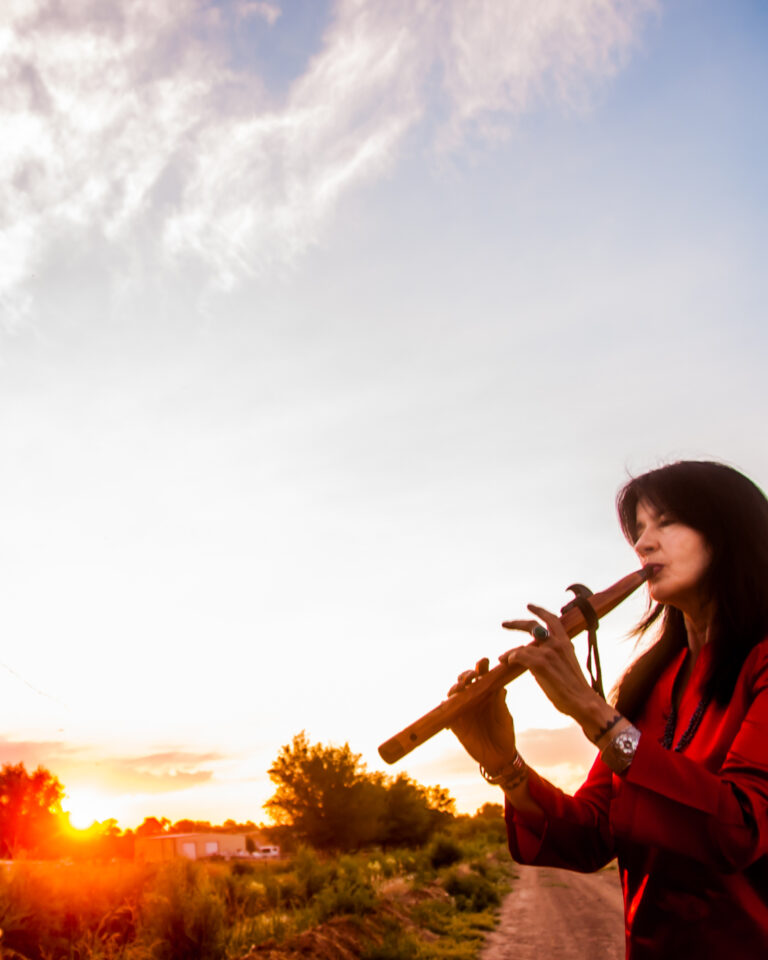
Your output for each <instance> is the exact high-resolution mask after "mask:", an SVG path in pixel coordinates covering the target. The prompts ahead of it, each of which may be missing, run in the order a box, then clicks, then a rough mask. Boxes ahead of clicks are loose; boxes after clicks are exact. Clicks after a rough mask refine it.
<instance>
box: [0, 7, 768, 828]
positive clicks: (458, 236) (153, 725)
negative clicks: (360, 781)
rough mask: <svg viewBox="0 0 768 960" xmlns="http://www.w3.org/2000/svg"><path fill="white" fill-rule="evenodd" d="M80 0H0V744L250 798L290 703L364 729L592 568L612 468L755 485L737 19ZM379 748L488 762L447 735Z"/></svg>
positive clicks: (158, 807) (101, 779) (760, 189)
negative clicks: (678, 471) (698, 470)
mask: <svg viewBox="0 0 768 960" xmlns="http://www.w3.org/2000/svg"><path fill="white" fill-rule="evenodd" d="M95 10H97V8H96V7H95V6H94V5H91V4H88V3H76V4H72V5H68V6H67V14H66V19H62V17H63V14H62V13H61V11H60V9H59V8H55V7H52V6H51V7H47V6H46V5H45V4H43V3H30V4H28V5H21V4H19V5H11V7H10V10H9V12H6V13H4V14H3V15H2V16H3V19H4V21H5V23H4V30H3V33H2V36H3V38H4V39H3V44H4V45H3V47H2V50H3V52H2V54H0V55H1V56H2V61H0V65H1V66H2V69H3V71H4V77H5V81H4V84H3V86H2V90H3V93H2V95H0V105H1V109H2V110H3V113H4V118H5V119H4V127H5V129H6V130H7V131H9V132H10V134H12V136H9V138H8V139H7V140H6V146H5V147H4V149H3V151H2V154H0V164H2V168H1V169H2V172H3V177H2V182H3V184H4V186H3V187H2V190H0V231H1V232H0V249H2V251H3V257H2V261H3V268H2V270H0V296H1V298H2V299H1V300H0V303H1V304H2V310H3V314H2V319H0V452H1V454H2V464H3V469H2V476H0V493H1V494H2V496H0V504H2V506H0V530H2V531H3V537H2V541H0V543H1V544H2V547H1V549H0V569H1V570H2V582H3V584H4V589H3V591H2V603H1V604H0V634H1V635H2V637H3V638H4V645H3V655H2V658H1V659H2V662H3V664H4V665H5V669H3V670H2V671H0V692H1V693H2V700H3V703H4V708H3V710H4V712H3V714H2V723H0V737H2V738H3V741H2V742H3V744H4V748H5V750H4V757H3V758H4V759H8V760H16V759H25V760H26V761H27V762H29V763H37V762H42V763H44V764H45V765H47V766H49V767H50V768H51V769H53V770H54V771H55V772H58V773H59V775H60V776H61V778H62V780H63V781H64V782H65V784H67V786H69V787H70V788H71V790H72V792H73V796H75V795H76V794H77V792H78V791H79V797H80V802H81V803H83V804H85V799H84V798H86V797H87V796H90V797H91V800H92V802H93V807H94V809H95V810H97V813H98V815H99V816H110V815H115V816H118V817H120V819H121V820H122V822H124V823H126V824H129V823H131V822H134V821H135V820H137V819H141V817H142V816H144V815H147V814H157V815H167V816H170V817H172V818H175V817H180V816H201V817H203V816H205V817H210V818H212V819H216V818H220V819H224V818H225V817H228V816H233V817H239V818H246V817H250V818H251V819H255V820H258V819H260V818H261V817H262V811H261V803H263V801H264V799H266V797H267V796H268V795H269V792H270V785H269V782H268V781H267V779H266V777H265V773H264V771H265V770H266V768H267V767H268V766H269V763H270V762H271V760H272V759H273V758H274V756H275V755H276V753H277V751H278V749H279V747H280V745H281V744H283V743H286V742H287V741H288V740H290V738H291V737H292V736H293V735H294V734H295V733H297V732H298V731H299V730H301V729H303V728H305V729H306V730H307V732H308V733H309V735H310V737H311V738H313V739H315V740H321V741H323V742H336V743H341V742H344V741H349V743H350V744H351V746H352V747H353V749H354V750H356V751H359V752H361V753H362V754H363V755H364V758H365V760H366V761H367V762H368V763H369V764H370V765H371V766H377V765H379V761H378V757H377V754H376V746H377V745H378V743H379V742H381V741H383V740H385V739H387V738H388V737H389V736H390V735H391V734H392V733H394V732H395V731H396V730H397V729H399V728H400V727H402V726H404V725H405V724H406V723H408V722H410V721H411V720H413V719H415V718H416V717H417V716H419V715H420V714H421V713H423V712H425V711H426V710H427V709H429V708H430V707H431V706H433V705H434V704H435V703H436V702H437V701H438V700H439V699H441V698H442V696H443V695H444V692H445V690H446V689H447V687H448V686H449V685H450V682H451V680H452V678H453V677H454V676H455V674H456V673H458V672H459V670H461V669H463V668H465V667H466V666H468V665H471V664H472V663H474V662H475V660H476V659H478V657H480V656H481V655H484V654H487V655H489V656H493V655H495V654H496V653H500V652H502V651H503V650H504V649H505V648H506V646H508V645H509V643H510V638H509V637H508V636H504V635H503V634H502V633H501V631H500V630H499V629H498V623H499V622H500V621H501V620H503V619H506V618H509V617H511V616H514V615H516V614H517V613H518V612H519V611H521V610H522V609H524V606H525V603H527V602H529V601H536V602H544V603H547V604H550V605H551V606H557V605H559V604H561V603H563V602H564V600H565V597H564V588H565V586H566V585H567V584H568V583H571V582H573V581H574V580H582V581H584V582H586V583H589V584H590V585H591V586H593V588H595V589H600V588H602V587H605V586H607V585H608V584H609V583H612V582H613V581H615V580H617V579H618V578H619V577H620V576H622V575H623V574H624V573H626V572H628V570H630V569H632V568H633V566H634V560H633V557H632V554H631V551H630V550H629V549H628V547H627V546H626V544H624V543H623V541H622V540H621V537H620V534H619V532H618V528H617V525H616V523H615V519H614V514H613V499H614V496H615V492H616V490H617V488H618V487H619V486H620V484H621V483H622V481H623V480H624V478H625V477H626V476H627V473H628V472H638V471H641V470H644V469H646V468H648V467H652V466H655V465H656V464H658V463H660V462H664V461H666V460H669V459H674V458H678V457H686V456H691V457H711V458H716V459H723V460H726V461H728V462H731V463H734V464H735V465H737V466H739V467H741V468H742V469H743V470H744V471H745V472H746V473H747V474H749V475H750V476H752V477H753V478H754V479H755V480H756V481H757V482H758V483H763V484H764V483H765V482H766V478H767V477H768V456H767V455H766V453H765V450H764V447H763V445H762V444H761V442H760V439H759V438H760V437H761V436H762V426H763V420H764V410H765V394H766V390H765V377H764V374H763V365H764V361H765V356H766V335H765V332H764V322H763V315H764V307H763V304H764V302H765V292H766V291H765V273H764V269H763V263H764V261H765V253H766V250H765V247H766V244H765V196H766V189H765V187H766V178H765V174H764V169H763V168H764V156H765V146H766V119H765V111H764V107H763V103H762V100H763V91H764V90H765V89H766V79H768V78H766V71H767V70H768V67H766V58H765V47H766V39H767V34H766V27H767V24H766V18H767V16H768V15H766V13H765V10H764V7H763V6H762V5H760V4H758V3H747V2H741V0H738V2H735V3H732V4H729V5H727V6H726V5H724V4H719V3H714V2H712V3H710V2H703V3H692V2H691V3H688V2H676V3H671V2H670V3H651V2H624V0H611V2H607V3H602V2H601V3H598V2H597V0H571V2H567V3H566V2H561V3H557V2H553V3H551V4H548V5H546V6H542V5H541V4H538V3H534V2H527V0H516V2H513V0H510V2H508V3H504V2H501V0H495V2H490V0H488V2H484V3H469V2H467V0H450V2H446V3H444V4H436V3H430V2H426V0H424V2H414V3H397V2H389V3H384V2H362V0H360V2H352V0H345V2H339V3H330V2H329V3H322V4H321V3H316V4H315V3H293V4H289V3H284V4H281V3H278V2H272V3H259V2H247V0H243V2H237V3H235V2H233V3H228V4H227V3H219V4H210V3H205V2H202V0H188V2H186V3H184V4H178V5H174V7H173V8H166V7H158V6H154V7H152V8H149V7H146V6H145V5H143V4H142V3H140V2H138V0H134V2H128V0H126V2H124V3H111V4H108V5H100V6H99V7H98V16H96V14H94V11H95ZM25 18H27V19H25ZM641 609H642V598H636V600H633V601H631V602H628V604H627V605H626V607H625V608H622V610H621V611H618V612H617V613H615V614H614V615H613V619H612V620H611V621H607V622H606V624H605V625H604V627H603V631H602V632H603V634H604V636H603V637H602V642H603V646H604V647H605V653H604V658H605V660H606V664H607V671H606V672H608V673H609V676H616V675H617V674H618V673H619V672H620V670H621V668H622V665H623V664H624V663H625V662H626V660H627V658H628V657H629V656H630V655H631V646H629V645H628V644H627V643H626V642H620V641H619V638H620V637H621V635H622V634H623V633H624V632H626V630H627V629H628V627H629V626H630V624H631V622H632V620H633V618H635V617H637V616H638V615H639V613H640V611H641ZM513 690H514V712H515V716H516V722H517V725H518V728H519V729H520V730H521V731H522V733H521V737H522V738H523V741H524V745H527V747H528V750H529V755H530V756H531V758H532V759H533V760H534V761H536V760H537V759H540V763H541V765H542V769H543V770H544V772H545V773H548V774H549V775H551V776H552V777H553V778H554V779H557V780H558V782H562V783H564V784H566V785H569V784H570V785H572V784H573V783H574V782H575V781H576V780H577V778H578V776H579V775H580V773H581V771H582V770H583V766H584V764H585V763H587V762H588V760H589V745H586V748H584V747H578V748H577V747H576V746H575V743H576V742H577V741H574V739H573V731H572V730H567V729H566V730H565V732H563V729H562V728H563V727H564V725H565V719H564V718H562V717H560V716H559V715H558V714H556V713H555V711H554V710H553V709H551V708H549V707H548V706H546V704H544V702H543V695H541V694H540V693H539V692H538V691H537V690H536V689H534V688H533V685H532V684H530V683H529V682H528V681H526V680H521V681H518V682H517V683H516V685H515V687H514V688H513ZM510 700H512V694H511V695H510ZM526 731H528V732H526ZM530 731H538V732H536V733H532V732H530ZM542 731H544V732H542ZM547 731H549V732H547ZM526 738H528V739H527V740H526ZM558 751H559V752H558ZM402 766H403V767H404V768H405V769H407V770H408V771H409V772H411V773H412V774H413V775H414V776H416V777H418V778H419V779H421V780H422V781H423V782H427V783H438V782H439V783H441V784H443V785H444V786H448V787H449V788H450V789H451V790H452V792H453V793H454V795H455V796H457V797H458V799H459V802H460V806H461V807H462V808H463V809H468V810H473V809H474V808H475V807H476V806H478V805H479V804H480V803H482V802H483V801H484V800H486V799H492V798H493V791H492V790H491V788H489V787H487V786H486V785H485V784H483V783H482V782H480V783H478V782H477V779H478V778H477V776H476V774H475V772H474V771H473V770H472V767H471V764H469V763H468V762H467V761H466V760H464V759H463V757H462V755H461V753H460V751H459V750H458V748H457V747H456V746H455V745H454V743H453V742H452V741H451V739H450V737H449V735H447V734H444V735H441V736H440V737H438V738H436V739H435V741H433V742H432V743H431V744H430V745H428V746H425V747H424V748H422V750H421V751H418V752H417V753H416V754H414V755H413V757H412V758H409V761H408V762H407V763H406V764H403V765H402Z"/></svg>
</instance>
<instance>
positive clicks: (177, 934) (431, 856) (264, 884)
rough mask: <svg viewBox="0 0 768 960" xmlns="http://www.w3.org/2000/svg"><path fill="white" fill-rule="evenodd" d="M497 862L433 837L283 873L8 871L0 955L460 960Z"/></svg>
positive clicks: (0, 883)
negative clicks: (302, 950) (298, 949)
mask: <svg viewBox="0 0 768 960" xmlns="http://www.w3.org/2000/svg"><path fill="white" fill-rule="evenodd" d="M507 860H508V858H507V855H506V852H505V851H503V850H500V849H499V848H498V846H497V844H496V840H495V838H493V837H492V838H489V839H488V840H487V841H482V840H477V839H476V838H471V840H455V839H452V838H450V837H439V838H436V839H435V840H434V841H433V842H432V843H431V844H430V845H429V846H428V847H426V848H424V849H418V850H400V851H380V850H373V851H367V852H361V853H357V854H354V855H345V856H340V857H336V858H331V859H327V858H322V857H320V856H319V855H318V854H316V853H315V852H314V851H313V850H311V849H309V848H304V849H301V850H299V851H298V852H297V853H296V855H295V856H294V857H293V858H292V860H291V861H289V862H286V863H269V862H261V863H245V862H244V863H240V862H236V863H234V864H227V863H223V862H222V863H220V862H216V863H196V862H190V861H183V860H182V861H174V862H171V863H166V864H157V865H141V864H133V863H114V864H106V865H104V864H63V863H49V864H41V863H34V864H32V863H30V864H24V863H17V864H14V866H13V868H12V869H11V870H8V871H0V928H2V931H3V934H2V939H0V955H2V956H3V957H4V958H5V960H15V957H20V958H23V960H75V958H77V960H235V958H240V957H244V956H246V955H248V954H250V956H251V957H253V958H254V960H255V958H257V957H258V955H259V950H260V948H261V947H263V948H264V949H266V946H267V945H268V946H269V947H270V949H272V950H273V951H274V950H278V953H274V952H273V953H272V954H270V956H286V957H290V956H291V955H292V954H291V952H290V950H291V949H292V947H291V944H294V943H295V944H301V943H303V944H304V946H305V947H307V945H309V947H308V951H309V955H311V956H317V957H324V956H328V957H332V956H341V955H344V954H343V951H341V947H339V950H340V952H339V953H337V954H333V953H332V952H329V953H323V952H322V950H325V949H326V948H327V949H329V950H330V949H331V947H330V946H328V945H329V944H331V945H332V944H333V942H334V938H335V941H336V942H337V943H338V944H341V943H343V944H344V950H347V953H346V955H347V956H356V957H360V958H361V960H401V958H403V960H404V958H406V957H407V958H409V960H473V958H474V957H476V955H477V952H478V950H479V947H480V946H481V945H482V942H483V939H484V936H485V934H486V933H487V931H488V930H490V929H492V928H493V926H494V924H495V917H496V911H497V908H498V904H499V902H500V894H501V893H502V892H503V890H504V889H505V887H506V885H507V884H508V881H509V870H508V868H507V866H506V864H507ZM302 938H303V939H302ZM313 938H315V939H314V940H313ZM315 943H316V944H321V945H322V949H321V946H313V944H315ZM281 945H282V946H281ZM280 950H282V951H284V953H282V954H281V953H280V952H279V951H280ZM350 950H351V951H352V952H351V953H350V952H349V951H350ZM14 955H15V956H14ZM293 955H295V954H293Z"/></svg>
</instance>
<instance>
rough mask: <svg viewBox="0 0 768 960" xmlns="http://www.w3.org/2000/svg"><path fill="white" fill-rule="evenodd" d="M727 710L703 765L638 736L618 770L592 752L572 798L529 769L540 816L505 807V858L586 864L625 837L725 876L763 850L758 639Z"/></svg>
mask: <svg viewBox="0 0 768 960" xmlns="http://www.w3.org/2000/svg"><path fill="white" fill-rule="evenodd" d="M728 709H729V710H730V711H732V712H733V716H734V717H737V718H738V719H737V722H736V725H735V733H734V734H733V735H729V736H728V737H727V738H726V739H725V740H724V741H723V742H722V743H721V742H719V741H718V740H717V738H715V740H714V742H713V743H712V744H710V745H709V751H710V752H709V754H708V759H709V766H707V765H705V764H706V763H707V758H704V759H697V760H693V759H691V758H690V757H688V756H686V755H685V754H682V753H675V752H670V751H668V750H665V749H664V748H663V747H662V746H661V745H660V744H659V743H658V742H656V741H655V739H654V737H653V736H650V735H643V736H641V738H640V743H639V744H638V747H637V752H636V753H635V756H634V759H633V760H632V764H631V765H630V768H629V770H628V771H627V773H626V774H625V775H623V776H621V777H617V776H615V775H614V774H613V773H612V772H611V770H609V768H608V767H607V766H606V765H605V764H604V763H603V762H602V760H601V759H600V758H599V757H598V759H597V760H596V761H595V763H594V765H593V767H592V770H591V771H590V773H589V776H588V778H587V780H586V782H585V783H584V785H583V786H582V787H581V788H580V789H579V790H578V791H577V792H576V794H575V795H574V796H573V797H569V796H568V795H567V794H564V793H563V792H562V791H560V790H558V789H557V788H556V787H554V786H553V785H552V784H550V783H548V782H547V781H546V780H543V779H542V778H541V777H539V776H538V775H536V774H535V773H532V774H531V777H530V780H529V784H530V791H531V795H532V797H533V798H534V799H535V800H536V802H537V803H538V804H539V806H540V807H541V808H542V810H543V811H544V815H545V817H546V822H545V824H543V825H541V826H537V825H536V824H534V823H533V822H532V821H526V819H525V817H524V816H523V815H522V814H520V813H519V812H518V811H515V810H514V809H513V808H512V807H510V806H509V805H507V811H506V818H507V833H508V837H509V848H510V851H511V853H512V856H513V857H514V859H515V860H517V861H518V862H519V863H531V864H537V865H542V866H559V867H567V868H570V869H572V870H580V871H591V870H596V869H599V868H600V867H601V866H603V865H604V864H605V863H607V862H608V861H609V860H611V859H612V857H613V856H614V855H615V853H616V849H615V848H616V846H621V844H622V842H625V843H631V844H641V845H644V846H649V847H657V848H660V849H662V850H667V851H670V852H673V853H677V854H683V855H685V856H687V857H691V858H693V859H694V860H697V861H699V862H701V863H704V864H706V865H707V866H710V867H713V868H714V869H716V870H718V871H720V872H723V873H732V872H738V871H742V870H744V869H745V868H746V867H748V866H749V865H750V864H751V863H753V862H754V861H756V860H758V859H759V858H760V857H762V856H765V855H766V854H768V643H766V642H763V643H761V644H759V646H758V647H756V648H755V650H753V651H752V654H751V655H750V657H749V658H748V660H747V662H746V663H745V665H744V669H743V670H742V674H741V676H740V679H739V683H738V684H737V688H736V691H735V692H734V697H733V699H732V701H731V703H730V704H729V707H728Z"/></svg>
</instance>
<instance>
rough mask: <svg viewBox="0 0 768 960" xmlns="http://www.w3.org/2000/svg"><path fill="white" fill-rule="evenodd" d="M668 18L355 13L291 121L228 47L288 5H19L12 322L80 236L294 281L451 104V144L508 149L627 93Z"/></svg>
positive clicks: (474, 7) (235, 272) (336, 11)
mask: <svg viewBox="0 0 768 960" xmlns="http://www.w3.org/2000/svg"><path fill="white" fill-rule="evenodd" d="M652 6H653V0H632V2H630V0H549V2H546V3H542V2H541V0H510V2H508V3H504V4H499V3H498V2H495V0H446V2H445V3H443V4H435V3H432V2H430V0H408V2H406V0H338V2H337V3H336V5H335V7H334V8H333V14H332V18H331V20H330V21H329V24H328V26H327V29H326V32H325V35H324V38H323V42H322V45H321V49H320V51H319V52H318V53H317V54H316V55H315V56H314V57H313V58H312V59H310V60H309V61H308V63H307V64H306V68H305V70H304V72H303V74H302V75H301V76H300V77H298V78H297V79H296V80H295V82H294V83H293V85H292V87H291V89H290V91H289V93H288V95H287V97H286V98H285V99H284V100H281V101H280V102H279V103H278V102H277V101H275V100H274V99H272V98H270V96H269V92H268V91H267V90H266V89H265V87H264V84H263V83H262V81H261V79H260V78H259V77H258V76H257V75H255V74H253V73H246V72H236V71H235V70H233V69H232V68H231V67H229V66H228V55H227V49H226V43H227V39H226V38H227V36H228V35H229V34H228V30H227V25H228V22H229V23H230V25H231V21H233V20H235V21H236V20H238V19H239V20H242V19H243V18H246V19H249V20H250V21H251V22H256V21H259V20H260V21H261V22H262V24H263V29H278V28H279V27H278V20H279V15H280V8H279V7H278V6H277V4H274V3H267V2H248V0H238V2H235V3H233V4H231V5H230V6H226V5H222V6H219V5H213V4H212V3H209V2H206V0H179V2H177V3H174V4H153V3H150V2H149V0H122V2H121V3H115V4H109V5H106V6H105V5H104V4H100V3H97V2H95V0H72V2H69V3H67V4H64V5H62V4H59V3H55V2H53V0H27V2H21V0H16V2H11V3H10V4H9V5H8V6H6V8H5V10H4V14H3V20H4V23H3V25H2V27H0V117H2V125H3V131H4V135H3V139H4V147H3V150H2V152H0V297H2V298H4V302H5V306H6V308H7V311H9V312H8V313H7V316H6V322H7V323H8V322H11V321H12V319H13V312H14V311H15V313H16V315H17V316H18V315H19V314H20V313H21V312H23V309H24V303H25V301H24V292H25V283H26V281H28V279H29V278H30V276H31V275H32V274H33V273H34V272H35V270H36V269H38V268H41V267H42V266H43V264H44V262H45V257H46V255H47V253H48V252H49V251H50V249H51V248H52V246H51V245H52V244H53V243H55V242H57V241H61V239H62V238H65V237H66V238H70V240H71V239H72V238H81V239H82V238H93V237H94V236H95V237H96V238H98V239H99V242H106V243H108V244H111V245H113V246H115V247H117V248H120V247H121V245H128V246H130V247H131V248H136V247H140V248H142V249H143V251H144V255H145V256H147V257H152V258H155V257H157V258H160V259H162V258H163V257H168V256H170V257H172V258H182V259H186V258H189V257H191V258H193V259H194V260H195V261H198V262H199V261H202V263H203V264H205V266H206V267H207V269H208V270H209V272H210V276H211V278H212V279H213V280H215V282H217V283H218V284H220V285H222V286H224V287H227V286H230V285H232V284H233V283H235V282H236V281H237V279H238V278H239V277H241V276H244V275H247V274H254V273H255V274H260V273H264V272H267V271H269V270H271V269H273V268H275V266H277V265H280V264H285V263H290V262H292V261H293V260H294V259H295V258H296V257H297V256H299V255H300V254H301V253H302V252H303V251H305V250H306V249H307V247H308V246H310V245H312V244H313V243H315V242H317V241H318V239H319V238H320V237H321V236H322V234H323V231H324V230H325V229H326V228H327V226H328V224H329V221H330V220H331V218H332V215H333V212H334V210H335V208H336V205H337V203H338V201H339V199H340V198H341V197H342V196H344V194H345V193H347V192H348V191H349V190H351V189H352V188H354V187H355V186H357V185H360V184H363V183H366V182H369V181H371V180H372V179H375V178H377V177H380V176H382V175H383V174H384V173H385V172H386V171H387V170H389V169H391V168H392V166H393V164H394V162H395V160H396V158H397V155H398V150H399V148H400V146H401V144H402V142H403V138H404V137H405V135H406V134H407V132H408V131H409V130H411V129H412V128H413V127H414V125H415V124H416V123H417V122H418V121H419V118H420V117H421V116H422V114H423V112H424V110H425V109H426V106H427V104H428V102H429V99H430V98H431V97H434V96H439V97H441V98H443V99H444V101H445V105H446V110H445V111H444V112H445V114H446V115H447V117H448V120H447V122H446V124H445V125H444V126H443V127H442V128H441V130H440V131H439V133H438V137H437V139H438V140H439V141H440V143H441V145H442V146H445V145H449V146H454V147H455V146H456V145H457V144H458V143H460V142H461V140H462V138H464V137H466V136H467V135H469V134H470V133H472V134H473V135H479V136H481V137H487V136H489V135H497V134H498V132H499V131H500V130H501V129H503V128H504V127H505V126H506V124H508V122H509V118H510V117H511V116H514V115H515V114H519V113H520V112H521V111H524V110H526V109H529V108H530V106H531V105H532V104H533V103H534V102H536V100H537V99H538V98H540V97H541V96H555V97H557V98H559V99H560V100H563V101H566V102H570V101H573V100H574V99H578V97H579V96H580V95H581V93H582V92H583V90H584V89H585V88H587V86H588V84H589V83H590V82H591V81H593V80H594V79H595V78H598V77H603V76H606V75H610V74H611V73H612V72H613V71H614V70H615V69H616V68H617V66H618V65H619V64H620V63H621V61H622V58H623V57H625V56H626V54H627V52H628V50H630V48H631V46H632V43H633V38H634V36H635V35H636V32H637V29H638V24H639V18H640V17H641V15H643V14H644V13H645V12H647V10H648V9H649V8H651V7H652ZM435 76H439V77H440V78H441V82H440V83H439V84H438V86H437V89H438V92H437V93H435V89H436V88H435V83H434V77H435ZM154 238H158V239H157V240H155V239H154ZM126 262H127V258H126Z"/></svg>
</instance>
